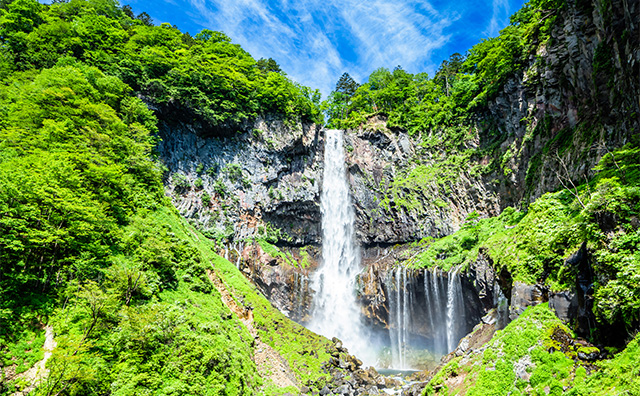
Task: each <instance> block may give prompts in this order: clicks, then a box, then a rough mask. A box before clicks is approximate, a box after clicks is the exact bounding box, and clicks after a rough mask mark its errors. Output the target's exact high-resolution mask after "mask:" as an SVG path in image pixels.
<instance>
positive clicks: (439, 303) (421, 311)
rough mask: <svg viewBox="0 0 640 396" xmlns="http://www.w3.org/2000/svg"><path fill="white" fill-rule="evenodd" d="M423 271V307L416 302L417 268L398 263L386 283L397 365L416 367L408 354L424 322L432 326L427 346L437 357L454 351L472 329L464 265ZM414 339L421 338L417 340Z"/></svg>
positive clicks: (392, 346) (392, 351)
mask: <svg viewBox="0 0 640 396" xmlns="http://www.w3.org/2000/svg"><path fill="white" fill-rule="evenodd" d="M421 273H422V275H423V282H424V283H423V285H422V286H423V289H422V290H423V291H424V306H423V307H418V306H417V305H416V304H417V301H419V300H418V298H417V296H416V293H417V292H416V289H415V285H414V284H415V282H416V279H417V278H416V276H415V273H414V272H413V271H411V270H407V268H404V267H401V266H398V267H396V268H395V269H394V270H393V271H390V272H389V274H388V276H387V279H386V282H385V286H386V289H387V293H388V298H389V321H390V323H389V338H390V345H391V361H392V366H393V367H394V368H398V369H408V368H410V367H412V364H413V362H411V360H410V359H409V357H408V352H409V351H410V350H411V349H412V347H413V348H415V347H416V346H415V345H411V341H412V339H411V334H412V333H411V331H412V330H411V329H412V326H415V325H418V326H420V324H419V323H422V325H423V326H427V327H428V329H429V336H428V340H427V341H428V342H427V348H428V349H429V350H430V351H431V352H432V353H433V354H434V355H435V356H442V355H445V354H447V353H449V352H451V351H452V350H454V349H455V348H456V347H457V344H458V342H459V341H460V338H462V336H463V335H464V334H465V333H466V332H467V331H468V330H469V329H468V328H467V327H466V310H465V306H464V297H463V293H462V280H461V277H460V267H458V268H453V269H451V270H450V271H449V272H442V271H439V270H437V269H431V270H427V269H425V270H423V271H422V272H421ZM413 315H420V316H421V317H422V318H423V320H422V322H420V321H418V322H415V320H413V319H412V317H413ZM414 322H415V323H414ZM413 342H414V343H415V342H419V341H418V340H415V339H414V340H413ZM423 342H424V341H423ZM423 348H424V347H423Z"/></svg>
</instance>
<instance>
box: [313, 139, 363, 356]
mask: <svg viewBox="0 0 640 396" xmlns="http://www.w3.org/2000/svg"><path fill="white" fill-rule="evenodd" d="M320 206H321V211H322V241H323V242H322V264H321V266H320V268H319V269H318V271H316V273H315V274H314V275H313V278H312V285H313V289H314V290H315V292H316V293H315V297H314V305H313V311H312V320H311V323H310V324H309V328H310V329H311V330H313V331H315V332H316V333H319V334H322V335H324V336H325V337H328V338H332V337H338V338H339V339H340V340H341V341H342V342H343V344H344V345H345V346H346V347H347V348H348V349H349V352H350V353H352V354H354V355H356V356H358V357H359V358H360V359H362V360H363V362H364V363H365V364H373V363H374V359H375V357H374V355H373V351H372V350H371V348H370V345H368V340H369V334H368V332H367V330H366V328H365V326H364V325H363V323H362V320H361V313H360V308H359V306H358V303H357V301H356V295H355V291H356V276H357V275H358V273H359V272H360V251H359V249H358V247H357V246H356V244H355V242H354V227H353V223H354V219H355V216H354V213H353V209H352V207H351V198H350V196H349V186H348V184H347V179H346V171H345V165H344V149H343V138H342V131H338V130H327V131H325V148H324V179H323V187H322V196H321V202H320Z"/></svg>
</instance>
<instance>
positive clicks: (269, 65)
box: [256, 58, 282, 73]
mask: <svg viewBox="0 0 640 396" xmlns="http://www.w3.org/2000/svg"><path fill="white" fill-rule="evenodd" d="M256 66H258V69H260V71H261V72H263V73H269V72H273V73H282V69H281V68H280V65H279V64H278V62H276V61H275V60H273V58H269V59H264V58H260V59H258V61H257V62H256Z"/></svg>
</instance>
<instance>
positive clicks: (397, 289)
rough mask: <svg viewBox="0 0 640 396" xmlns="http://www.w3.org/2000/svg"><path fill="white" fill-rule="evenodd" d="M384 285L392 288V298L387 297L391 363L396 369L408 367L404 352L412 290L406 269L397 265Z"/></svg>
mask: <svg viewBox="0 0 640 396" xmlns="http://www.w3.org/2000/svg"><path fill="white" fill-rule="evenodd" d="M386 287H387V290H388V291H391V290H394V292H393V298H390V299H389V309H390V312H389V316H390V317H389V319H390V321H391V323H390V326H389V339H390V341H391V365H392V367H393V368H396V369H401V370H402V369H408V368H409V364H408V363H407V358H406V353H407V349H408V347H409V329H410V326H411V313H410V310H411V307H412V304H413V290H412V288H411V282H407V269H406V268H405V267H401V266H398V267H396V271H395V274H394V273H393V272H390V273H389V276H388V277H387V280H386ZM390 296H391V292H390Z"/></svg>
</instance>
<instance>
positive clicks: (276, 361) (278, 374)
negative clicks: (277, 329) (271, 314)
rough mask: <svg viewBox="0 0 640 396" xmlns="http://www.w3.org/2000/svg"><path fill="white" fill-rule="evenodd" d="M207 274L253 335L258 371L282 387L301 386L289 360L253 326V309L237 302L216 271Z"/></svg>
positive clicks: (223, 299)
mask: <svg viewBox="0 0 640 396" xmlns="http://www.w3.org/2000/svg"><path fill="white" fill-rule="evenodd" d="M207 276H208V277H209V279H210V280H211V283H213V285H214V286H215V288H216V289H217V290H218V292H219V293H220V296H221V297H222V302H223V303H224V304H225V305H226V306H227V307H228V308H229V309H230V310H231V312H233V313H234V314H235V315H236V316H237V317H238V318H239V319H240V321H241V322H242V323H243V324H244V325H245V327H246V328H247V330H248V331H249V333H250V334H251V335H252V336H253V339H254V341H255V342H254V345H253V356H254V358H253V359H254V362H255V364H256V366H257V367H258V373H260V376H261V377H262V378H264V379H266V380H267V381H270V382H271V383H272V384H273V385H275V386H277V387H280V388H285V387H288V386H293V387H295V388H299V387H300V384H299V383H298V380H297V378H296V375H295V374H294V373H293V371H292V370H291V367H289V364H288V363H287V361H286V360H285V359H284V358H283V357H282V356H281V355H280V354H279V353H278V351H276V350H275V349H273V348H272V347H271V346H270V345H268V344H266V343H264V342H262V340H261V339H260V336H259V335H258V331H257V330H256V329H255V327H254V326H253V311H252V310H251V309H247V308H245V307H243V306H241V305H239V304H238V303H237V302H236V300H235V299H234V298H233V295H232V294H231V293H230V292H229V290H228V289H227V287H226V285H225V284H224V282H223V281H222V279H220V277H218V275H217V274H216V273H215V271H212V270H208V271H207Z"/></svg>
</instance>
